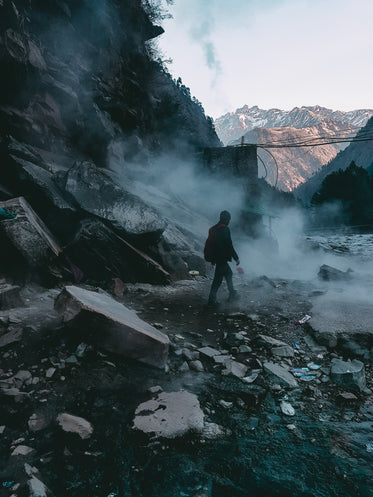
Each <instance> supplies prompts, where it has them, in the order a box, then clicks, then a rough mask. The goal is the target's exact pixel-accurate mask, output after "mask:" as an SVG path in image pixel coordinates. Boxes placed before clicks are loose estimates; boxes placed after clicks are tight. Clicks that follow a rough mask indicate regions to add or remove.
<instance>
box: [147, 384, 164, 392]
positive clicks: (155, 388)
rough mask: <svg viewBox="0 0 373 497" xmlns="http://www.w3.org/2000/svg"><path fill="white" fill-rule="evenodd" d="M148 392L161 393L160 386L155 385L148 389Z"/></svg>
mask: <svg viewBox="0 0 373 497" xmlns="http://www.w3.org/2000/svg"><path fill="white" fill-rule="evenodd" d="M148 392H149V393H151V394H155V393H159V392H163V388H162V387H161V386H160V385H155V386H154V387H150V388H148Z"/></svg>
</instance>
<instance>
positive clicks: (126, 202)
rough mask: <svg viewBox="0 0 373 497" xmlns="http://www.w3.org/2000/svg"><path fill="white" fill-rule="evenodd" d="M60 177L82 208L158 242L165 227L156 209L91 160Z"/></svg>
mask: <svg viewBox="0 0 373 497" xmlns="http://www.w3.org/2000/svg"><path fill="white" fill-rule="evenodd" d="M57 181H58V185H59V186H60V188H63V189H64V191H65V192H67V193H68V194H69V195H70V196H71V198H73V199H74V201H75V202H76V203H77V204H78V205H79V206H80V207H81V208H82V209H83V210H85V211H86V212H89V213H90V214H93V215H95V216H98V217H99V218H101V219H105V220H107V221H109V222H110V223H111V224H112V225H113V227H114V228H116V229H118V230H120V231H122V232H124V233H125V234H127V235H132V236H136V237H138V236H142V237H146V239H147V241H153V242H156V241H158V240H159V238H160V236H161V235H162V233H163V231H164V229H165V227H166V223H165V221H164V220H163V219H162V218H161V217H160V216H159V214H158V212H157V211H156V210H155V209H153V208H151V207H149V206H148V205H147V204H146V203H145V202H144V201H143V200H141V199H140V197H137V196H136V195H133V194H131V193H129V192H128V191H126V190H124V188H122V187H121V186H120V185H119V184H117V183H116V182H115V181H113V179H112V178H111V177H110V175H109V173H108V172H107V171H106V172H105V171H103V170H102V169H99V168H98V167H96V166H95V165H94V164H92V163H90V162H81V163H77V164H75V165H74V166H73V167H72V168H71V169H69V171H68V172H67V173H65V174H63V175H60V176H59V178H58V180H57Z"/></svg>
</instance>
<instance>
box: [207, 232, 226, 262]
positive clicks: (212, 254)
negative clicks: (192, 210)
mask: <svg viewBox="0 0 373 497" xmlns="http://www.w3.org/2000/svg"><path fill="white" fill-rule="evenodd" d="M223 226H225V224H218V226H213V227H212V228H210V229H209V235H208V237H207V240H206V242H205V248H204V250H203V255H204V257H205V261H207V262H215V259H216V237H215V233H216V230H218V229H219V228H223Z"/></svg>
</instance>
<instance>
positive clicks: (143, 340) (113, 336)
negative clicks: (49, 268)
mask: <svg viewBox="0 0 373 497" xmlns="http://www.w3.org/2000/svg"><path fill="white" fill-rule="evenodd" d="M55 308H56V310H57V311H58V312H59V313H60V314H61V315H62V316H63V319H64V322H65V323H69V324H70V325H72V326H74V327H76V328H77V329H78V330H79V329H89V333H90V338H92V340H93V341H94V342H95V343H96V344H97V345H99V346H101V347H103V348H104V349H106V350H108V351H109V352H112V353H114V354H120V355H123V356H125V357H128V358H131V359H136V360H138V361H140V362H143V363H146V364H149V365H151V366H155V367H159V368H164V367H165V365H166V362H167V355H168V349H169V344H170V340H169V338H168V336H167V335H165V334H163V333H162V332H160V331H159V330H157V329H156V328H154V327H153V326H151V325H150V324H148V323H146V322H145V321H143V320H142V319H140V318H139V317H138V316H137V314H136V313H135V312H134V311H132V310H130V309H128V308H127V307H125V306H124V305H122V304H120V303H119V302H117V301H116V300H114V299H113V298H111V297H110V296H108V295H106V294H104V293H97V292H91V291H89V290H85V289H83V288H78V287H76V286H66V287H65V288H64V290H63V291H62V292H61V294H60V295H59V296H58V297H57V299H56V303H55ZM84 338H86V337H84Z"/></svg>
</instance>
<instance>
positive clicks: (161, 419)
mask: <svg viewBox="0 0 373 497" xmlns="http://www.w3.org/2000/svg"><path fill="white" fill-rule="evenodd" d="M133 427H134V428H135V429H137V430H141V431H143V432H144V433H154V434H155V435H156V436H157V437H163V438H177V437H181V436H183V435H185V434H187V433H189V432H194V433H202V431H203V428H204V414H203V411H202V409H201V407H200V405H199V401H198V398H197V396H196V395H194V394H192V393H189V392H185V391H183V390H182V391H180V392H161V393H159V394H158V395H157V397H156V398H155V399H152V400H148V401H147V402H143V403H142V404H140V405H139V406H138V407H137V409H136V411H135V419H134V422H133Z"/></svg>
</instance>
